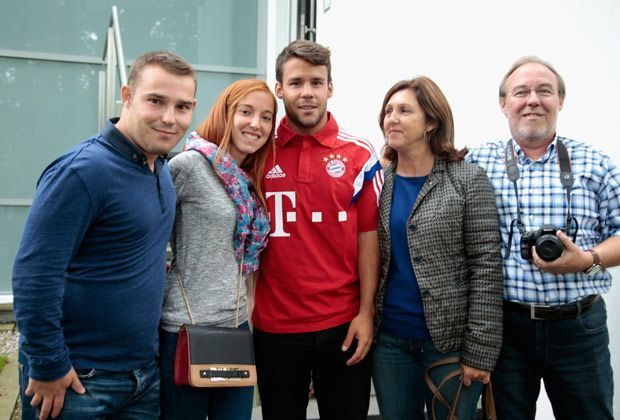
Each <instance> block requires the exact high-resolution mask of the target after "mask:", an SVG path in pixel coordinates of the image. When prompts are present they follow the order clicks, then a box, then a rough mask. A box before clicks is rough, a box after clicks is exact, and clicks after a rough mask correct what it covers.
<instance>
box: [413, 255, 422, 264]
mask: <svg viewBox="0 0 620 420" xmlns="http://www.w3.org/2000/svg"><path fill="white" fill-rule="evenodd" d="M413 262H414V263H416V264H419V263H421V262H422V257H420V256H419V255H418V256H415V257H413Z"/></svg>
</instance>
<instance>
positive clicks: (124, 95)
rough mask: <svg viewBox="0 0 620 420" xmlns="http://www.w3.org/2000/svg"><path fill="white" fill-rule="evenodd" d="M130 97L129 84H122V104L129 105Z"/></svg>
mask: <svg viewBox="0 0 620 420" xmlns="http://www.w3.org/2000/svg"><path fill="white" fill-rule="evenodd" d="M131 97H132V92H131V86H129V85H123V87H121V100H122V101H123V105H124V106H129V105H130V104H131Z"/></svg>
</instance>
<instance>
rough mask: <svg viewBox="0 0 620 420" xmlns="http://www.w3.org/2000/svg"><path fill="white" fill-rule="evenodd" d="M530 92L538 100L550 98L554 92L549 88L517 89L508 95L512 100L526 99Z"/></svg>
mask: <svg viewBox="0 0 620 420" xmlns="http://www.w3.org/2000/svg"><path fill="white" fill-rule="evenodd" d="M532 92H534V94H535V95H536V96H537V97H539V98H550V97H551V96H553V95H555V93H556V90H555V89H553V88H550V87H546V86H545V87H539V88H536V89H527V88H517V89H515V90H513V91H512V92H511V93H510V96H512V97H514V98H527V97H529V96H530V95H531V94H532Z"/></svg>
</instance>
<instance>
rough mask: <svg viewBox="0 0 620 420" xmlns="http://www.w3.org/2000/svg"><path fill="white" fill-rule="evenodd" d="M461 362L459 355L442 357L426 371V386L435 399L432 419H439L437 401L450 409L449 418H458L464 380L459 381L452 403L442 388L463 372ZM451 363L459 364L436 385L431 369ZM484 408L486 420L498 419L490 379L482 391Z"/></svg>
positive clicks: (433, 400)
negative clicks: (436, 409)
mask: <svg viewBox="0 0 620 420" xmlns="http://www.w3.org/2000/svg"><path fill="white" fill-rule="evenodd" d="M460 363H461V361H460V359H459V358H458V357H446V358H445V359H440V360H437V361H435V362H433V363H431V364H430V365H429V366H428V368H426V370H425V371H424V380H425V381H426V386H428V389H429V390H430V391H431V393H432V394H433V399H432V402H431V414H432V420H437V414H436V412H435V401H439V402H440V403H441V404H442V405H443V406H444V407H446V408H447V409H448V416H447V419H448V420H457V419H456V409H457V406H458V402H459V398H460V396H461V391H462V389H463V381H462V380H461V381H459V385H458V388H457V390H456V393H455V394H454V398H452V402H451V403H449V402H448V401H447V400H446V398H445V397H444V396H443V395H442V394H441V389H442V388H443V387H444V385H445V384H446V383H447V382H448V381H449V380H451V379H453V378H454V377H455V376H459V375H461V374H462V373H463V370H462V369H461V366H460ZM450 364H457V365H458V368H457V369H454V370H451V371H450V372H448V373H447V374H446V375H445V376H444V377H443V378H442V379H441V381H440V382H439V385H437V386H435V384H434V383H433V380H432V379H431V375H430V371H431V370H432V369H434V368H436V367H438V366H445V365H450ZM482 410H483V419H484V420H497V412H496V411H495V399H494V398H493V387H492V385H491V382H490V381H489V383H488V384H486V385H485V386H484V390H483V392H482Z"/></svg>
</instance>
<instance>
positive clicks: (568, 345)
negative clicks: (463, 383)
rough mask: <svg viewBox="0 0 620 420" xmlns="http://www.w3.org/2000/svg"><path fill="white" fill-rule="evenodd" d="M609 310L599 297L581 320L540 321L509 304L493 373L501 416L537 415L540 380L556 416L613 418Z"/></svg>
mask: <svg viewBox="0 0 620 420" xmlns="http://www.w3.org/2000/svg"><path fill="white" fill-rule="evenodd" d="M608 345H609V335H608V333H607V312H606V310H605V302H604V301H603V299H599V300H598V301H597V302H596V303H595V304H594V305H593V306H592V308H590V309H589V310H588V311H587V312H586V313H585V314H581V315H580V316H579V317H578V318H576V319H566V320H552V321H534V320H531V319H529V317H527V316H525V315H521V314H518V313H515V312H513V311H511V310H510V309H507V308H504V342H503V346H502V351H501V353H500V357H499V360H498V362H497V366H496V367H495V371H494V372H493V374H492V380H493V391H494V394H495V403H496V407H497V413H498V418H499V419H500V420H505V419H515V420H526V419H534V417H535V415H536V400H537V399H538V393H539V391H540V380H541V379H542V380H543V381H544V382H545V389H546V391H547V395H548V396H549V400H550V401H551V405H552V407H553V414H554V416H555V418H556V419H560V420H563V419H596V420H604V419H613V409H612V402H613V374H612V370H611V363H610V356H609V348H608Z"/></svg>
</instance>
